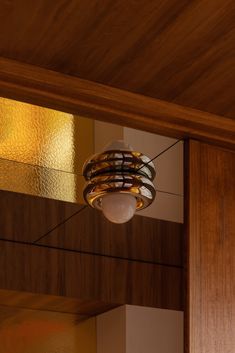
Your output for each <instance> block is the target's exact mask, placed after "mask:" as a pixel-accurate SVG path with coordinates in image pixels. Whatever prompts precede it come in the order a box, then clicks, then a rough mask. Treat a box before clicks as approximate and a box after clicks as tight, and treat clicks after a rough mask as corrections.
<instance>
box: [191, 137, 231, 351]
mask: <svg viewBox="0 0 235 353" xmlns="http://www.w3.org/2000/svg"><path fill="white" fill-rule="evenodd" d="M187 154H188V158H187V159H188V172H189V179H188V195H189V200H188V204H187V205H186V211H187V215H186V216H187V223H188V224H187V235H188V269H187V270H188V276H187V280H188V286H187V287H188V288H187V291H188V293H187V294H188V295H187V296H188V298H187V333H186V339H187V342H186V349H187V352H190V353H194V352H201V353H208V352H214V353H217V352H218V353H220V352H223V353H231V352H234V348H235V281H234V279H235V256H234V254H235V183H234V176H235V153H234V152H232V151H228V150H222V149H219V148H217V147H213V146H209V145H206V144H203V143H200V142H195V141H190V142H189V147H188V152H187Z"/></svg>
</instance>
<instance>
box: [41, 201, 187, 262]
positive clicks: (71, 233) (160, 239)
mask: <svg viewBox="0 0 235 353" xmlns="http://www.w3.org/2000/svg"><path fill="white" fill-rule="evenodd" d="M39 243H40V244H45V245H49V246H55V247H61V248H67V249H74V250H78V251H82V252H90V253H96V254H103V255H107V256H113V257H121V258H126V259H129V260H133V259H135V260H141V261H148V262H155V263H159V264H168V265H172V266H179V267H180V266H181V267H182V266H183V246H182V245H183V225H182V224H179V223H174V222H169V221H162V220H158V219H153V218H149V217H142V216H135V217H134V218H133V219H132V220H131V221H130V222H128V223H127V224H122V225H117V224H113V223H111V222H109V221H107V219H105V217H104V216H103V214H102V213H101V212H99V211H96V210H94V209H91V208H88V207H87V208H86V209H85V210H83V211H82V212H81V213H78V214H77V215H75V216H74V217H72V218H71V219H69V220H68V221H67V222H66V223H64V224H63V225H61V226H60V227H58V228H56V229H55V230H54V231H52V232H51V233H50V234H48V236H46V237H45V238H43V239H42V240H41V241H40V242H39Z"/></svg>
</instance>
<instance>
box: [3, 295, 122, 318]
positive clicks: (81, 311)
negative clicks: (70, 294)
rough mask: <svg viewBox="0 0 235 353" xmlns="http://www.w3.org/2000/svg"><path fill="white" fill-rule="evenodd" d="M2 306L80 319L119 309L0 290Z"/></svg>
mask: <svg viewBox="0 0 235 353" xmlns="http://www.w3.org/2000/svg"><path fill="white" fill-rule="evenodd" d="M0 305H4V306H6V307H16V308H26V309H32V310H43V311H45V310H46V311H47V310H49V311H56V312H63V313H70V314H78V315H79V316H80V318H86V317H88V316H94V315H98V314H100V313H103V312H105V311H108V310H111V309H114V308H116V307H117V305H116V304H112V303H104V302H102V301H95V300H79V299H76V298H67V297H59V296H55V295H43V294H35V293H28V292H17V291H14V290H4V289H0Z"/></svg>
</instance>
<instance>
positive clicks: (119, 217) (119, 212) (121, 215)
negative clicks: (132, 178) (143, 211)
mask: <svg viewBox="0 0 235 353" xmlns="http://www.w3.org/2000/svg"><path fill="white" fill-rule="evenodd" d="M135 210H136V198H135V197H134V196H132V195H129V194H121V193H110V194H107V195H105V196H103V197H102V211H103V214H104V216H105V217H106V218H107V219H108V220H109V221H110V222H113V223H126V222H128V221H129V220H130V219H131V218H132V217H133V216H134V214H135Z"/></svg>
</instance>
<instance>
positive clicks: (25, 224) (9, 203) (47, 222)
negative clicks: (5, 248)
mask: <svg viewBox="0 0 235 353" xmlns="http://www.w3.org/2000/svg"><path fill="white" fill-rule="evenodd" d="M83 208H84V205H78V204H73V203H69V202H63V201H58V200H51V199H46V198H43V197H36V196H31V195H25V194H18V193H15V192H9V191H2V190H1V191H0V210H1V212H0V238H3V239H11V240H20V241H27V242H33V241H35V240H36V239H38V238H40V237H41V236H43V235H44V234H46V233H48V232H49V231H51V230H52V229H54V228H55V227H56V226H57V225H58V224H60V223H62V222H64V221H65V220H66V219H68V218H69V217H71V216H72V215H73V214H75V213H76V212H79V211H80V210H82V209H83Z"/></svg>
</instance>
